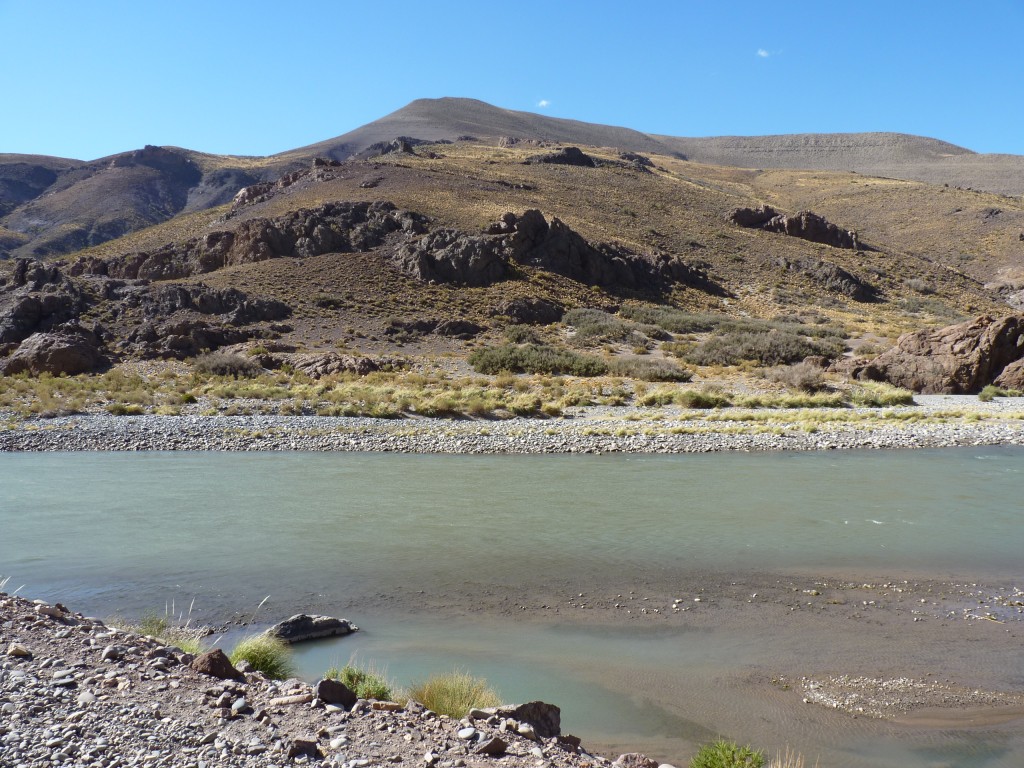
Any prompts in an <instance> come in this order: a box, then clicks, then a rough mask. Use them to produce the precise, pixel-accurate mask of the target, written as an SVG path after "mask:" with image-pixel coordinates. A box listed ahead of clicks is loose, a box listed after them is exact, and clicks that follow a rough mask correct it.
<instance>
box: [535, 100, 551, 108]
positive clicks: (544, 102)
mask: <svg viewBox="0 0 1024 768" xmlns="http://www.w3.org/2000/svg"><path fill="white" fill-rule="evenodd" d="M537 106H538V107H540V108H541V109H544V107H550V106H551V102H550V101H548V100H547V99H541V100H540V101H538V102H537Z"/></svg>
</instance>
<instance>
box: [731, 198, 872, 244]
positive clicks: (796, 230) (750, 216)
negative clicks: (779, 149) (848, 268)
mask: <svg viewBox="0 0 1024 768" xmlns="http://www.w3.org/2000/svg"><path fill="white" fill-rule="evenodd" d="M726 218H727V219H728V220H729V221H731V222H732V223H733V224H736V225H738V226H741V227H747V228H751V229H763V230H765V231H766V232H778V233H780V234H783V235H789V236H790V237H799V238H800V239H802V240H810V241H811V242H812V243H822V244H824V245H831V246H832V247H833V248H852V249H854V250H856V249H858V248H860V247H861V244H860V241H859V240H858V238H857V233H856V232H854V231H853V230H848V229H840V228H839V227H837V226H836V225H835V224H833V223H831V222H830V221H828V220H827V219H826V218H824V217H823V216H819V215H818V214H816V213H814V212H812V211H800V212H799V213H797V214H796V215H794V216H787V215H786V214H784V213H779V212H778V211H776V210H775V209H774V208H772V207H771V206H769V205H762V206H761V207H759V208H737V209H735V210H734V211H732V212H731V213H730V214H729V215H728V216H727V217H726Z"/></svg>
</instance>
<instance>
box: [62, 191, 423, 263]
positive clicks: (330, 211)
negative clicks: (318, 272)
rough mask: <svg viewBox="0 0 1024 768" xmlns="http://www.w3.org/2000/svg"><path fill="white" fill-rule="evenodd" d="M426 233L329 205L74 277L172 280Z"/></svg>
mask: <svg viewBox="0 0 1024 768" xmlns="http://www.w3.org/2000/svg"><path fill="white" fill-rule="evenodd" d="M423 232H426V219H425V218H424V217H422V216H420V215H419V214H415V213H410V212H408V211H400V210H398V209H396V208H395V206H394V205H392V204H391V203H386V202H375V203H365V202H361V203H327V204H325V205H322V206H320V207H318V208H314V209H305V208H303V209H299V210H297V211H293V212H292V213H289V214H287V215H285V216H281V217H278V218H274V219H264V218H257V219H250V220H249V221H245V222H242V224H240V225H239V226H238V228H237V229H236V230H234V231H221V232H210V233H208V234H206V235H204V236H203V237H199V238H193V239H191V240H188V241H186V242H185V243H180V244H178V243H171V244H168V245H165V246H163V247H162V248H159V249H157V250H156V251H153V252H140V253H134V254H129V255H127V256H123V257H120V258H116V259H111V260H110V261H106V262H101V261H80V262H78V263H77V264H76V265H75V267H74V270H75V271H74V272H73V273H72V274H102V275H108V276H110V277H117V278H122V279H147V280H173V279H177V278H182V277H189V276H191V275H199V274H205V273H207V272H212V271H213V270H216V269H220V268H222V267H226V266H231V265H234V264H249V263H253V262H257V261H265V260H267V259H276V258H285V257H296V256H297V257H303V256H306V257H308V256H319V255H320V254H323V253H349V252H353V251H368V250H370V249H372V248H377V247H379V246H381V245H383V244H384V243H385V242H386V241H387V238H388V236H389V235H392V234H393V233H402V234H406V235H409V234H420V233H423Z"/></svg>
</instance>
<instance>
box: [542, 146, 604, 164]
mask: <svg viewBox="0 0 1024 768" xmlns="http://www.w3.org/2000/svg"><path fill="white" fill-rule="evenodd" d="M534 163H542V164H546V165H575V166H579V167H581V168H597V166H598V163H597V161H596V160H595V159H594V158H592V157H591V156H590V155H588V154H586V153H585V152H583V150H581V149H580V148H579V147H565V148H563V149H560V150H558V151H557V152H550V153H548V154H545V155H535V156H533V157H531V158H529V159H528V160H524V161H523V164H524V165H532V164H534Z"/></svg>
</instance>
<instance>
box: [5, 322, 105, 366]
mask: <svg viewBox="0 0 1024 768" xmlns="http://www.w3.org/2000/svg"><path fill="white" fill-rule="evenodd" d="M108 364H109V361H108V360H107V358H106V356H105V355H104V354H103V352H102V349H101V343H100V340H99V338H98V337H97V335H96V334H95V333H94V332H93V331H90V330H88V329H87V328H83V327H82V326H80V325H78V324H77V323H69V324H68V325H65V326H62V327H61V328H60V329H58V330H54V331H47V332H43V333H34V334H32V335H31V336H29V337H28V338H27V339H25V340H24V341H23V342H21V345H20V346H19V347H18V348H17V349H15V350H14V352H13V353H12V354H11V355H10V356H9V357H7V359H5V360H0V374H3V375H6V376H12V375H14V374H16V373H24V372H27V373H30V374H32V375H34V376H38V375H39V374H41V373H49V374H52V375H54V376H60V375H67V376H75V375H77V374H79V373H89V372H91V371H95V370H98V369H100V368H103V367H105V366H107V365H108Z"/></svg>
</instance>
